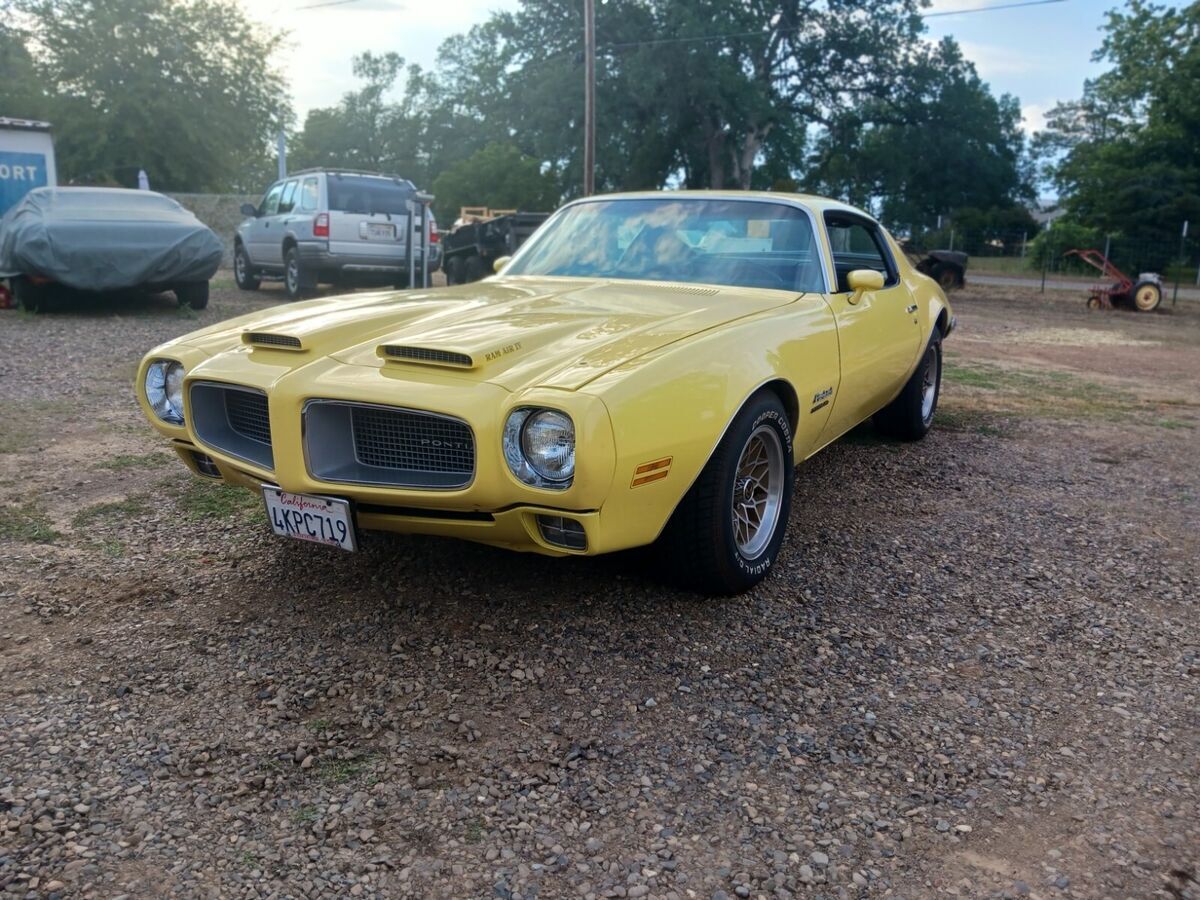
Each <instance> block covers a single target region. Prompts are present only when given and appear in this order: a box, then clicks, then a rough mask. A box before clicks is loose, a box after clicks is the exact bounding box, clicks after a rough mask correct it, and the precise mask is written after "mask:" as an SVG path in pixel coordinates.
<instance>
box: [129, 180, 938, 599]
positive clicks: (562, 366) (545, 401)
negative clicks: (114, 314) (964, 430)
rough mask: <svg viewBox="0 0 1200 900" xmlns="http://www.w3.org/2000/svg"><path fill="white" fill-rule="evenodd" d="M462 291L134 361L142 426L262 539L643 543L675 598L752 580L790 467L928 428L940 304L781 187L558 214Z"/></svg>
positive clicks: (346, 305)
mask: <svg viewBox="0 0 1200 900" xmlns="http://www.w3.org/2000/svg"><path fill="white" fill-rule="evenodd" d="M496 268H497V270H498V274H496V275H495V276H493V277H491V278H488V279H487V280H485V281H482V282H478V283H476V284H466V285H458V286H455V287H448V288H437V289H432V290H409V291H402V292H386V293H374V294H358V295H354V296H344V297H331V298H327V299H322V300H313V301H310V302H307V303H300V304H296V305H292V306H286V307H282V308H279V309H273V310H268V311H264V312H257V313H252V314H250V315H247V316H242V317H241V318H237V319H233V320H230V321H228V322H223V323H221V324H219V325H215V326H212V327H210V328H205V329H202V330H200V331H196V332H193V333H192V334H188V335H185V336H183V337H181V338H178V339H177V340H174V341H171V342H170V343H167V344H164V345H162V346H161V347H156V348H155V349H154V350H152V351H151V352H150V353H149V354H148V355H147V356H146V358H145V359H144V360H143V362H142V365H141V367H140V370H139V372H138V376H137V392H138V398H139V401H140V403H141V405H142V408H143V410H144V411H145V413H146V416H147V418H149V420H150V422H151V423H152V424H153V425H154V427H155V428H157V429H158V431H159V432H161V433H162V434H163V435H164V436H166V437H167V438H169V439H170V440H171V441H172V443H173V444H174V447H175V449H176V450H177V451H178V453H179V456H180V457H181V458H182V459H183V461H184V462H185V463H186V464H187V466H188V467H189V468H190V469H191V470H192V472H193V473H194V474H195V475H197V476H200V477H202V478H210V479H213V480H217V481H225V482H227V483H230V484H236V485H242V486H245V487H248V488H250V489H252V490H255V491H260V492H261V493H262V495H263V498H264V502H265V507H266V510H265V515H266V519H267V521H268V523H269V524H270V526H271V528H272V529H273V530H274V531H275V533H277V534H279V535H284V536H288V537H293V538H299V539H301V540H306V541H314V542H317V543H321V544H326V545H329V546H332V547H340V548H342V549H344V550H354V549H355V547H356V535H357V532H358V529H379V530H387V531H400V532H415V533H421V534H433V535H444V536H448V537H457V538H465V539H467V540H473V541H482V542H484V543H488V544H494V545H497V546H501V547H508V548H511V549H514V550H528V551H534V552H537V553H545V554H550V555H567V554H597V553H608V552H611V551H614V550H622V549H625V548H630V547H638V546H642V545H646V544H651V543H653V542H655V541H658V542H660V544H661V547H662V550H663V553H662V558H663V559H664V560H665V561H667V562H669V563H670V564H671V565H672V566H673V567H674V568H675V569H676V570H677V572H678V573H679V574H680V575H681V576H682V577H683V578H685V579H686V580H687V581H689V582H690V583H691V584H692V585H693V586H695V587H697V588H699V589H700V590H703V591H706V592H710V593H734V592H738V591H742V590H745V589H747V588H749V587H750V586H752V585H753V584H755V583H756V582H758V581H759V580H760V579H762V578H763V577H764V576H765V575H766V574H767V573H768V572H769V571H770V569H771V566H772V565H773V563H774V562H775V560H776V557H777V556H778V554H779V551H780V546H781V545H782V543H783V536H784V531H785V529H786V527H787V522H788V516H789V511H790V506H791V495H792V486H793V481H794V478H795V464H796V463H799V462H800V461H801V460H804V459H806V458H807V457H809V456H812V455H813V454H814V453H816V452H817V451H818V450H820V449H821V448H822V447H824V446H825V445H826V444H829V443H830V442H831V441H834V440H836V439H837V438H838V437H839V436H840V435H842V434H844V433H845V432H847V431H848V430H850V429H851V428H853V427H854V426H855V425H857V424H859V423H860V422H862V421H864V420H865V419H868V418H871V417H874V421H875V423H876V426H877V427H878V428H879V429H880V430H882V431H883V432H884V433H886V434H888V435H890V436H893V437H896V438H899V439H904V440H914V439H917V438H920V437H922V436H923V435H924V434H925V433H926V431H928V430H929V427H930V425H931V424H932V422H933V416H934V411H935V410H936V408H937V401H938V391H939V388H940V384H941V371H942V353H941V343H942V339H943V338H944V337H945V336H946V335H947V334H949V333H950V330H951V328H952V327H953V325H954V318H953V317H952V315H951V312H950V307H949V304H948V303H947V302H946V297H945V295H944V294H943V293H942V291H941V289H940V288H939V287H938V286H937V285H936V284H935V283H934V282H933V281H931V280H930V279H929V278H927V277H925V276H924V275H921V274H920V273H918V272H917V271H916V270H914V269H913V267H912V266H911V265H910V264H909V262H908V261H907V259H906V258H905V256H904V254H903V253H902V252H901V251H900V248H899V247H898V246H897V245H896V243H895V241H894V240H893V239H892V237H891V236H890V235H889V234H888V233H887V232H886V231H885V230H884V229H883V228H881V227H880V226H879V224H878V223H877V222H875V221H874V220H873V219H871V218H870V217H869V216H867V215H865V214H864V213H862V212H860V211H859V210H856V209H854V208H852V207H849V206H846V205H845V204H842V203H838V202H835V201H832V200H825V199H821V198H818V197H810V196H797V195H790V194H771V193H746V192H718V191H701V192H685V193H640V194H618V195H608V196H601V197H592V198H588V199H584V200H579V201H576V202H574V203H570V204H568V205H567V206H564V207H563V208H562V209H560V210H559V211H558V212H557V213H555V214H554V215H553V216H552V217H551V218H550V219H549V220H548V221H547V222H546V223H545V224H544V225H543V226H542V227H541V228H540V229H539V230H538V232H537V233H536V234H535V235H534V236H533V237H532V238H531V239H530V240H529V241H528V242H527V243H526V244H525V246H524V247H522V248H521V250H520V251H519V252H518V253H517V254H516V255H515V256H514V257H512V258H511V259H507V260H500V261H498V263H497V267H496Z"/></svg>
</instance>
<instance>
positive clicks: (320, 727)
mask: <svg viewBox="0 0 1200 900" xmlns="http://www.w3.org/2000/svg"><path fill="white" fill-rule="evenodd" d="M308 727H309V728H311V729H312V733H313V734H325V733H326V732H327V731H329V727H330V723H329V720H328V719H313V720H312V721H311V722H309V723H308Z"/></svg>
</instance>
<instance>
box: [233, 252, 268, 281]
mask: <svg viewBox="0 0 1200 900" xmlns="http://www.w3.org/2000/svg"><path fill="white" fill-rule="evenodd" d="M233 280H234V281H236V282H237V286H238V287H239V288H241V289H242V290H243V291H257V290H258V288H259V286H260V285H261V284H262V279H261V278H259V277H258V272H256V271H255V270H254V266H252V265H250V256H249V254H247V253H246V248H245V247H243V246H242V245H241V244H238V245H237V246H235V247H234V248H233Z"/></svg>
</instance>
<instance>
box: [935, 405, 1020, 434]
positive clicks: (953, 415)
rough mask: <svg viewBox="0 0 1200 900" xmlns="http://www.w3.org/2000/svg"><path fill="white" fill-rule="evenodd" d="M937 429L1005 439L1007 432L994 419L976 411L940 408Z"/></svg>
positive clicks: (936, 423) (936, 422)
mask: <svg viewBox="0 0 1200 900" xmlns="http://www.w3.org/2000/svg"><path fill="white" fill-rule="evenodd" d="M934 427H936V428H941V429H945V430H946V431H964V432H973V433H974V434H982V435H984V436H985V437H1003V436H1004V434H1005V431H1004V429H1003V428H1001V427H999V426H998V425H996V424H995V422H994V419H993V417H989V416H986V415H984V414H983V413H981V412H979V411H978V410H975V409H958V408H955V407H950V408H947V407H945V406H938V410H937V419H936V421H935V426H934Z"/></svg>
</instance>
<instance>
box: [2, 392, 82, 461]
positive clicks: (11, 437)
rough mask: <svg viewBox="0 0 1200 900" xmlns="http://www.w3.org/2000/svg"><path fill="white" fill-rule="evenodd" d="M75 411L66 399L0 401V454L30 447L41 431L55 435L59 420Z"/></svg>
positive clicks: (57, 430) (59, 428)
mask: <svg viewBox="0 0 1200 900" xmlns="http://www.w3.org/2000/svg"><path fill="white" fill-rule="evenodd" d="M78 411H79V410H78V408H77V407H76V406H75V405H73V404H71V403H69V402H67V401H66V400H19V401H18V400H0V422H3V423H4V427H3V428H0V453H21V452H23V451H25V450H29V449H32V448H33V447H35V446H37V444H38V441H39V440H40V439H41V436H42V435H43V434H54V435H57V434H59V433H60V431H61V427H62V421H63V419H65V418H68V417H70V416H73V415H75V414H76V413H78Z"/></svg>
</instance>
